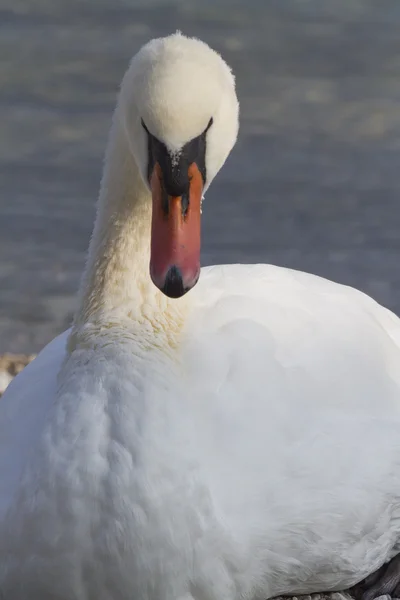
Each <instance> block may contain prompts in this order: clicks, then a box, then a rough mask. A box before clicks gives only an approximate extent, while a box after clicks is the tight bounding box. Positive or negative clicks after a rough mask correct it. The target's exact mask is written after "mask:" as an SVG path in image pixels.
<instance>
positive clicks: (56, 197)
mask: <svg viewBox="0 0 400 600" xmlns="http://www.w3.org/2000/svg"><path fill="white" fill-rule="evenodd" d="M176 29H181V30H182V31H183V32H184V33H186V34H190V35H195V36H198V37H200V38H202V39H204V40H205V41H207V42H208V43H209V44H211V45H212V46H213V47H214V48H216V49H217V50H219V51H220V52H221V53H222V54H223V56H224V57H225V58H226V60H227V61H228V63H229V64H230V65H231V66H232V67H233V69H234V71H235V74H236V79H237V88H238V95H239V98H240V101H241V130H240V135H239V141H238V144H237V146H236V148H235V149H234V151H233V153H232V155H231V157H230V158H229V160H228V162H227V164H226V166H225V167H224V169H223V170H222V172H221V173H220V175H219V176H218V178H217V180H216V181H215V182H214V184H213V185H212V187H211V189H210V191H209V192H208V193H207V198H206V201H205V203H204V214H203V217H204V219H203V220H204V241H203V263H204V264H210V263H213V262H237V261H240V262H255V261H262V262H271V263H275V264H280V265H284V266H289V267H293V268H298V269H303V270H307V271H311V272H314V273H317V274H319V275H323V276H326V277H328V278H331V279H334V280H336V281H340V282H343V283H346V284H350V285H354V286H356V287H359V288H361V289H363V290H364V291H366V292H367V293H369V294H371V295H372V296H374V297H375V298H376V299H377V300H379V301H380V302H382V303H384V304H385V305H386V306H388V307H390V308H391V309H393V310H395V311H398V312H399V313H400V194H399V191H400V2H399V0H379V2H377V1H376V0H351V1H350V0H330V1H329V2H328V1H325V2H322V1H321V0H258V1H256V0H247V1H245V0H242V1H237V0H236V1H235V0H212V1H211V0H197V1H193V0H182V1H181V2H179V1H175V2H173V1H167V0H165V1H161V0H159V1H156V0H141V1H138V0H86V1H84V0H63V1H61V0H0V352H2V351H21V352H31V351H38V350H39V349H40V348H41V347H42V346H43V345H44V344H45V343H46V342H48V341H49V340H50V339H51V338H52V337H54V335H56V334H57V333H58V332H60V331H62V330H63V329H65V328H66V327H67V326H68V324H69V322H70V320H71V315H72V312H73V308H74V296H75V292H76V289H77V287H78V284H79V278H80V273H81V270H82V268H83V265H84V260H85V252H86V248H87V245H88V240H89V236H90V233H91V229H92V222H93V218H94V208H95V202H96V196H97V192H98V187H99V180H100V176H101V167H102V156H103V152H104V147H105V142H106V136H107V132H108V128H109V124H110V118H111V113H112V110H113V107H114V103H115V95H116V92H117V89H118V85H119V82H120V80H121V77H122V75H123V73H124V71H125V69H126V67H127V64H128V61H129V59H130V57H131V56H132V55H133V54H134V53H135V52H136V51H137V50H138V49H139V47H140V46H141V45H142V44H143V43H145V42H146V41H147V40H148V39H150V38H152V37H155V36H160V35H165V34H168V33H171V32H173V31H175V30H176Z"/></svg>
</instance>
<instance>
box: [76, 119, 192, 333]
mask: <svg viewBox="0 0 400 600" xmlns="http://www.w3.org/2000/svg"><path fill="white" fill-rule="evenodd" d="M150 234H151V196H150V192H149V190H148V189H147V188H146V186H145V185H144V183H143V180H142V178H141V175H140V173H139V169H138V167H137V165H136V163H135V161H134V159H133V156H132V153H131V151H130V149H129V146H128V141H127V139H126V135H125V131H124V129H123V126H122V124H121V123H120V121H119V119H118V108H117V111H116V113H115V115H114V118H113V124H112V127H111V132H110V137H109V142H108V146H107V152H106V157H105V165H104V172H103V178H102V182H101V188H100V195H99V200H98V206H97V216H96V222H95V225H94V230H93V234H92V238H91V241H90V246H89V254H88V259H87V264H86V268H85V271H84V274H83V278H82V282H81V288H80V293H79V301H78V309H77V312H76V315H75V319H74V324H73V331H72V337H74V338H76V336H77V335H78V334H79V332H82V331H83V330H86V331H87V330H88V329H89V330H90V329H91V326H94V327H95V330H96V331H97V330H98V328H99V326H100V327H101V328H103V327H106V328H109V327H111V326H118V325H122V324H123V325H124V326H126V325H127V323H128V324H131V325H134V326H135V327H137V325H138V324H145V326H146V328H147V329H148V328H149V323H151V324H152V325H151V326H152V328H153V329H154V328H155V327H157V331H160V328H161V329H163V324H164V329H165V330H166V331H167V330H168V327H169V323H170V322H171V317H172V315H171V313H174V321H175V323H176V322H177V320H178V321H181V319H179V318H178V319H176V317H177V316H178V315H179V314H180V312H181V309H182V306H183V303H182V301H181V300H179V301H176V300H175V301H170V300H169V299H168V298H167V297H165V296H164V295H163V294H162V293H161V292H160V291H159V290H158V289H157V288H156V287H155V286H154V284H153V283H152V281H151V279H150V274H149V258H150ZM75 341H76V340H75ZM73 345H76V344H75V343H73Z"/></svg>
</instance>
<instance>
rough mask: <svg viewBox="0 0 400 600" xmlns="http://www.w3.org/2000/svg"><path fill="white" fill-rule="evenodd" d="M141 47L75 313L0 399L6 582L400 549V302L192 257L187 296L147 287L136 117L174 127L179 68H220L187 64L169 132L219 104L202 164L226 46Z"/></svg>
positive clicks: (346, 570)
mask: <svg viewBox="0 0 400 600" xmlns="http://www.w3.org/2000/svg"><path fill="white" fill-rule="evenodd" d="M138 57H139V58H138ZM138 57H136V58H135V59H134V60H133V62H132V65H131V67H130V70H129V71H128V74H127V76H126V78H127V79H125V83H124V84H123V87H122V92H121V94H122V95H121V97H120V101H119V103H118V107H117V111H116V114H115V116H114V124H113V129H112V133H111V137H110V143H109V149H108V153H107V160H106V166H105V174H104V177H103V183H102V191H101V194H100V201H99V210H98V215H97V222H96V226H95V231H94V234H93V238H92V241H91V247H90V253H89V259H88V264H87V268H86V272H85V276H84V278H83V283H82V290H81V295H80V308H79V310H78V313H77V316H76V319H75V322H74V325H73V328H72V329H71V331H69V332H65V333H64V334H62V335H61V336H59V337H58V338H56V339H55V340H54V341H53V342H51V344H49V345H48V346H47V347H46V348H45V349H44V350H43V351H42V352H41V353H40V355H39V356H38V357H37V358H36V359H35V360H34V361H33V363H31V364H30V365H29V366H27V367H26V369H25V370H24V371H23V372H22V373H21V374H20V375H19V376H18V377H17V378H16V379H15V380H14V381H13V382H12V384H11V385H10V386H9V388H8V389H7V391H6V393H5V395H4V396H3V398H2V400H1V402H0V590H1V591H2V593H3V596H4V598H6V599H7V600H8V599H12V600H27V599H28V598H29V600H39V599H40V600H47V599H50V598H57V599H62V600H64V599H65V600H67V599H68V600H110V599H112V600H132V599H133V598H134V599H135V600H192V599H193V600H236V599H239V598H241V599H243V600H253V599H261V598H268V597H271V596H274V595H278V594H283V593H286V594H291V593H292V594H294V593H311V592H313V591H328V590H335V589H344V588H346V587H348V586H350V585H352V584H354V583H356V582H357V581H360V580H361V579H363V578H364V577H365V576H366V575H368V574H370V573H371V572H373V571H375V570H376V569H377V568H378V567H379V566H381V565H382V564H383V563H384V562H386V561H388V560H389V559H390V558H392V557H393V556H394V555H395V554H396V553H397V552H398V551H399V539H400V397H399V392H400V347H399V346H400V323H399V320H398V319H397V317H395V316H394V315H393V314H392V313H390V312H389V311H387V310H386V309H385V308H383V307H381V306H379V305H378V304H376V303H375V302H374V301H373V300H372V299H370V298H368V297H367V296H365V295H364V294H362V293H360V292H358V291H356V290H354V289H352V288H348V287H344V286H340V285H338V284H334V283H331V282H329V281H326V280H324V279H321V278H318V277H315V276H312V275H308V274H305V273H300V272H295V271H290V270H288V269H281V268H278V267H273V266H269V265H252V266H249V265H231V266H217V267H210V268H205V269H202V272H201V277H200V281H199V283H198V284H197V286H196V287H195V288H194V289H193V290H192V291H191V292H190V293H189V294H187V295H186V296H184V297H183V298H181V299H179V300H171V299H168V298H166V297H165V296H163V295H162V294H161V293H160V292H159V291H158V290H157V289H156V288H155V286H153V284H152V283H151V282H150V278H149V275H148V246H149V236H150V231H149V222H150V211H151V206H150V205H151V202H150V200H149V192H148V189H147V187H146V184H145V183H144V182H143V178H141V177H140V175H139V171H140V172H144V171H145V166H144V163H145V155H144V152H145V144H143V143H142V142H141V143H139V142H138V143H137V144H136V142H135V141H134V140H135V139H136V138H135V137H134V136H133V137H132V138H131V137H130V136H131V132H132V131H134V132H136V136H141V135H142V132H140V130H139V128H137V129H135V127H136V125H132V123H136V122H137V115H138V114H139V113H140V111H141V109H142V107H144V106H146V110H147V111H150V112H151V108H150V109H149V106H150V105H151V101H153V105H152V106H153V109H154V110H153V112H152V113H151V114H147V123H150V125H149V127H153V131H157V132H158V134H159V135H160V136H163V135H166V134H165V133H163V127H162V126H163V124H165V119H166V116H165V114H164V113H163V110H162V107H163V106H166V107H167V108H168V111H169V112H168V111H167V112H168V114H170V113H173V114H174V108H173V106H172V105H171V102H172V98H173V94H172V92H173V91H174V90H176V89H177V83H178V80H179V78H180V77H182V76H183V75H182V74H183V73H186V71H187V72H188V73H190V72H194V73H199V69H200V70H201V69H203V70H207V69H208V78H209V80H210V81H211V83H208V80H204V79H201V78H200V79H199V81H197V80H195V81H194V82H192V81H191V86H192V88H193V89H191V88H190V86H189V88H190V89H189V91H187V94H188V95H189V96H188V98H186V101H185V102H183V101H182V102H183V104H182V106H179V110H180V117H181V120H180V121H179V122H180V130H179V135H178V134H176V139H178V138H179V140H180V141H181V142H182V139H183V141H185V140H184V135H185V128H184V123H185V122H186V123H193V120H191V119H190V116H191V115H192V114H193V119H194V120H196V118H197V119H198V121H199V122H200V121H201V123H203V121H202V119H201V118H200V117H199V112H201V111H203V112H204V114H205V115H206V114H207V119H205V121H206V122H207V121H208V119H209V116H208V113H209V106H211V105H212V107H213V111H214V112H213V115H214V125H213V128H214V133H213V137H212V138H210V141H209V145H208V149H207V152H208V151H210V154H209V155H207V160H208V162H209V172H210V173H211V175H210V179H211V178H212V175H213V174H215V173H216V172H217V171H218V169H219V168H220V166H221V164H222V162H223V161H224V159H225V157H226V155H227V154H228V152H229V149H230V147H231V146H232V144H233V143H234V139H235V136H236V131H237V123H236V118H237V105H236V104H235V98H236V97H235V94H234V87H233V79H232V77H231V75H230V72H229V70H228V69H227V68H226V65H225V63H223V61H222V59H220V58H219V57H218V55H216V54H214V53H212V51H211V50H210V49H209V48H208V47H207V46H205V45H203V44H201V43H200V42H198V41H196V40H188V39H187V38H185V37H183V36H181V35H179V34H177V35H175V36H171V37H169V38H165V39H164V40H156V41H153V42H151V43H150V44H149V45H148V46H146V47H145V48H144V49H142V51H141V54H139V55H138ZM146 61H147V62H146ZM148 61H150V62H151V65H152V67H151V69H150V67H149V64H148ZM198 65H200V66H198ZM178 67H179V68H178ZM149 69H150V70H149ZM163 69H164V70H163ZM196 69H197V70H196ZM160 72H162V73H163V77H164V79H165V81H164V79H162V81H163V83H162V85H163V87H162V91H163V93H164V97H163V99H162V100H160V96H157V98H156V100H154V95H156V93H157V77H160V75H159V73H160ZM138 73H139V74H140V76H141V77H142V80H141V81H142V84H143V82H146V81H150V82H151V85H150V84H149V85H148V87H147V88H143V87H142V88H141V94H142V96H141V100H140V101H139V100H132V98H134V96H132V95H130V94H129V93H128V92H129V90H130V84H131V83H132V82H136V84H137V77H138ZM167 76H169V79H168V80H167ZM188 76H189V75H187V77H188ZM146 77H147V79H146ZM224 77H225V79H224ZM166 81H167V83H166ZM196 81H197V83H196ZM128 84H129V85H128ZM143 85H144V84H143ZM168 86H170V88H171V90H172V91H170V92H169V91H168V89H169V88H168ZM197 88H198V89H197ZM146 89H147V92H148V96H146ZM190 90H191V91H190ZM208 92H209V94H208ZM168 94H170V95H168ZM190 94H196V103H195V104H194V105H193V106H190V103H188V99H189V98H190ZM201 94H202V95H201ZM199 95H200V96H201V98H204V101H201V98H200V99H199V98H198V96H199ZM207 99H210V102H208V100H207ZM130 102H131V103H130ZM221 103H223V104H224V106H225V108H224V118H223V120H222V121H221V123H220V124H221V128H219V121H218V107H219V106H220V104H221ZM208 104H209V106H208ZM128 106H129V111H130V112H129V111H128V108H126V107H128ZM229 106H230V107H231V109H228V108H227V107H229ZM166 110H167V109H166ZM229 110H230V112H229ZM135 111H137V114H136V113H135ZM128 112H129V115H128ZM133 113H135V114H133ZM135 115H136V116H135ZM235 115H236V116H235ZM229 118H230V121H229ZM155 122H157V125H154V123H155ZM127 123H130V124H131V125H129V126H128V125H127ZM170 123H171V121H170V120H169V121H168V126H169V125H170ZM229 123H230V129H229ZM188 127H189V125H188ZM201 127H202V124H201V125H200V126H199V127H198V128H197V129H196V127H195V130H194V131H192V130H191V129H190V127H189V133H188V139H190V136H193V135H195V134H196V131H197V130H201ZM166 129H168V127H167V126H166ZM210 131H211V130H210ZM132 135H133V134H132ZM143 135H144V134H143ZM176 139H175V141H176ZM135 144H136V145H135ZM209 149H210V150H209ZM131 151H132V153H131ZM132 156H135V160H133V158H132ZM218 157H219V158H218ZM210 179H207V184H209V181H210ZM244 201H245V199H244Z"/></svg>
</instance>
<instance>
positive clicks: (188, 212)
mask: <svg viewBox="0 0 400 600" xmlns="http://www.w3.org/2000/svg"><path fill="white" fill-rule="evenodd" d="M119 111H120V118H122V119H123V124H124V128H125V132H126V135H127V139H128V142H129V146H130V149H131V152H132V154H133V157H134V159H135V162H136V163H137V166H138V168H139V171H140V173H141V176H142V178H143V180H144V182H145V183H146V185H147V186H148V187H149V189H150V190H151V194H152V202H153V210H152V240H151V260H150V274H151V277H152V280H153V282H154V283H155V285H156V286H157V287H158V288H159V289H161V290H162V291H163V292H164V293H165V294H166V295H168V296H171V297H179V296H182V295H183V294H184V293H185V292H186V291H188V290H189V289H191V288H192V287H193V286H194V285H195V283H196V281H197V279H198V276H199V271H200V205H201V198H202V195H203V193H204V191H205V189H206V188H207V187H208V186H209V185H210V183H211V181H212V179H213V178H214V177H215V175H216V174H217V172H218V171H219V169H220V168H221V167H222V165H223V164H224V162H225V160H226V158H227V156H228V154H229V152H230V151H231V149H232V147H233V145H234V143H235V141H236V137H237V132H238V114H239V104H238V101H237V97H236V93H235V80H234V77H233V75H232V73H231V70H230V69H229V67H228V65H227V64H226V63H225V61H224V60H223V59H222V58H221V57H220V55H219V54H217V53H216V52H215V51H214V50H212V49H211V48H210V47H209V46H207V44H205V43H204V42H201V41H200V40H196V39H192V38H187V37H185V36H183V35H182V34H180V33H176V34H174V35H171V36H169V37H166V38H160V39H155V40H151V41H150V42H149V43H148V44H146V45H145V46H143V47H142V48H141V50H140V51H139V52H138V53H137V54H136V55H135V56H134V58H133V59H132V62H131V64H130V67H129V69H128V71H127V73H126V74H125V77H124V79H123V82H122V86H121V94H120V99H119Z"/></svg>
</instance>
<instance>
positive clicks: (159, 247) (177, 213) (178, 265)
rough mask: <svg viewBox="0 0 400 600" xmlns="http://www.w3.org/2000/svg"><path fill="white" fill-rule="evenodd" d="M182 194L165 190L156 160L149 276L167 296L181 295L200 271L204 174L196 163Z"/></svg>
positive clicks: (176, 296) (192, 167)
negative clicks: (171, 193)
mask: <svg viewBox="0 0 400 600" xmlns="http://www.w3.org/2000/svg"><path fill="white" fill-rule="evenodd" d="M188 176H189V189H188V193H187V194H185V195H184V196H169V195H168V194H167V192H166V191H165V186H164V181H163V174H162V170H161V167H160V165H159V163H158V162H157V163H156V164H155V165H154V169H153V173H152V175H151V178H150V186H151V192H152V198H153V212H152V223H151V256H150V276H151V279H152V281H153V283H154V284H155V285H156V286H157V287H158V288H159V289H160V290H161V291H162V292H163V293H164V294H165V295H166V296H169V297H170V298H180V297H181V296H183V295H184V294H186V292H188V291H189V290H190V289H191V288H192V287H193V286H194V285H196V283H197V280H198V278H199V274H200V233H201V232H200V207H201V199H202V194H203V178H202V175H201V173H200V171H199V169H198V167H197V165H196V163H192V164H191V165H190V166H189V170H188Z"/></svg>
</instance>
